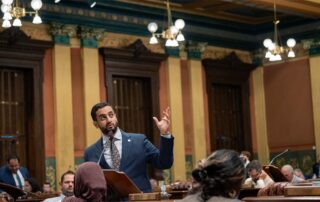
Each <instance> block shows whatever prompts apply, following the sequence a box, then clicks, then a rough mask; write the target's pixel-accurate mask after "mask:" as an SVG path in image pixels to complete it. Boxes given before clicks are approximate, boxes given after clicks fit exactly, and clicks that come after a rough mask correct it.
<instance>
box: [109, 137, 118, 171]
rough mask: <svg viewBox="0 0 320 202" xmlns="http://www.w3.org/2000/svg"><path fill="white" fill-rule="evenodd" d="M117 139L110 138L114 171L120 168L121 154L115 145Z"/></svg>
mask: <svg viewBox="0 0 320 202" xmlns="http://www.w3.org/2000/svg"><path fill="white" fill-rule="evenodd" d="M115 140H116V139H115V138H113V137H110V152H111V160H112V165H113V169H115V170H119V168H120V154H119V151H118V148H117V147H116V145H115V144H114V142H115Z"/></svg>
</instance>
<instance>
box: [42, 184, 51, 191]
mask: <svg viewBox="0 0 320 202" xmlns="http://www.w3.org/2000/svg"><path fill="white" fill-rule="evenodd" d="M42 192H43V193H51V192H52V189H51V184H50V182H45V183H43V185H42Z"/></svg>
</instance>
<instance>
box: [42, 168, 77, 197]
mask: <svg viewBox="0 0 320 202" xmlns="http://www.w3.org/2000/svg"><path fill="white" fill-rule="evenodd" d="M60 186H61V194H60V196H57V197H53V198H47V199H46V200H44V201H43V202H60V201H62V199H64V198H65V197H68V196H73V193H74V192H73V191H74V172H73V171H71V170H69V171H67V172H65V173H63V174H62V176H61V182H60Z"/></svg>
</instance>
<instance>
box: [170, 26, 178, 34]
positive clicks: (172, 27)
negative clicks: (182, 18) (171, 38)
mask: <svg viewBox="0 0 320 202" xmlns="http://www.w3.org/2000/svg"><path fill="white" fill-rule="evenodd" d="M170 32H171V34H173V35H176V34H178V32H179V30H178V28H176V26H173V25H172V26H171V27H170Z"/></svg>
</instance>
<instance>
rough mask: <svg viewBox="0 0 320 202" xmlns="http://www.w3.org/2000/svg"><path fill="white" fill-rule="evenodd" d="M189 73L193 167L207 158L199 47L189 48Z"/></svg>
mask: <svg viewBox="0 0 320 202" xmlns="http://www.w3.org/2000/svg"><path fill="white" fill-rule="evenodd" d="M187 53H188V72H189V79H190V87H191V88H190V91H191V93H190V94H191V107H192V113H191V116H192V125H193V127H192V130H193V131H192V133H193V165H194V164H195V163H196V162H197V161H199V160H201V159H203V158H205V157H206V156H207V154H206V150H207V149H206V145H207V144H206V130H205V127H206V126H205V111H204V109H205V108H204V103H205V102H204V90H205V88H204V86H203V84H204V81H203V72H202V64H201V50H200V49H199V47H198V46H194V47H188V49H187Z"/></svg>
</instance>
